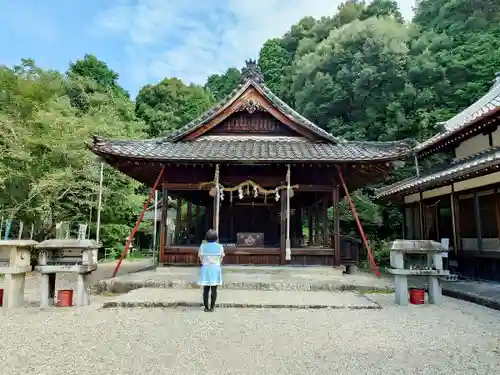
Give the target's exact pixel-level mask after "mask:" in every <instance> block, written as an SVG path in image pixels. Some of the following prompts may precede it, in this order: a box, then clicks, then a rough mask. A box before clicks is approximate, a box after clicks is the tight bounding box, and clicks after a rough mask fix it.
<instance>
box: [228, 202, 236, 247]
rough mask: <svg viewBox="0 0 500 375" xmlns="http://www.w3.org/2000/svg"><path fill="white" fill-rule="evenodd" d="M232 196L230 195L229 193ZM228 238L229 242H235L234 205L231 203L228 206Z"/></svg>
mask: <svg viewBox="0 0 500 375" xmlns="http://www.w3.org/2000/svg"><path fill="white" fill-rule="evenodd" d="M231 194H232V193H231ZM229 215H230V216H229V237H230V239H231V240H230V241H231V242H236V233H234V204H233V201H231V203H230V206H229Z"/></svg>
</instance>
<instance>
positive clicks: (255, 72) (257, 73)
mask: <svg viewBox="0 0 500 375" xmlns="http://www.w3.org/2000/svg"><path fill="white" fill-rule="evenodd" d="M245 64H246V66H245V67H244V68H242V69H241V79H242V80H243V82H246V81H249V80H252V81H254V82H257V83H264V75H263V74H262V70H260V66H259V65H257V61H256V60H252V59H249V60H245Z"/></svg>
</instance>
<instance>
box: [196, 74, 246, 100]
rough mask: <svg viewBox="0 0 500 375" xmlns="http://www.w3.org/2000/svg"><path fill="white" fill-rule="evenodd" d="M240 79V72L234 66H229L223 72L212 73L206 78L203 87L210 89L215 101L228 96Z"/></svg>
mask: <svg viewBox="0 0 500 375" xmlns="http://www.w3.org/2000/svg"><path fill="white" fill-rule="evenodd" d="M240 81H241V72H240V71H239V70H238V69H236V68H229V69H228V70H227V71H226V72H225V73H224V74H212V75H211V76H210V77H208V79H207V83H206V84H205V89H207V90H208V91H210V92H211V93H212V95H213V96H214V99H215V100H216V101H219V100H221V99H223V98H225V97H226V96H228V95H229V94H230V93H231V91H233V90H234V89H235V88H236V86H238V84H239V83H240Z"/></svg>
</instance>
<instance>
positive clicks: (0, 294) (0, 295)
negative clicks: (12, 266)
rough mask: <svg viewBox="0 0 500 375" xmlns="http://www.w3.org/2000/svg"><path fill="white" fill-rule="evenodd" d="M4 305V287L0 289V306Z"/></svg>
mask: <svg viewBox="0 0 500 375" xmlns="http://www.w3.org/2000/svg"><path fill="white" fill-rule="evenodd" d="M2 305H3V289H0V306H2Z"/></svg>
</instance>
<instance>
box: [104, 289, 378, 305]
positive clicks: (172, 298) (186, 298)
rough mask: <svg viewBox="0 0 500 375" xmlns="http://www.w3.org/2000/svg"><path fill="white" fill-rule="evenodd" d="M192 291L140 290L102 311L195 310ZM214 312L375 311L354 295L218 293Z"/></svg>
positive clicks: (198, 294) (198, 297) (198, 295)
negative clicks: (125, 309) (252, 309)
mask: <svg viewBox="0 0 500 375" xmlns="http://www.w3.org/2000/svg"><path fill="white" fill-rule="evenodd" d="M200 306H201V291H200V290H195V289H187V290H186V289H159V288H140V289H135V290H133V291H131V292H128V293H126V294H122V295H120V296H118V297H115V298H114V299H113V300H112V301H107V302H105V303H104V307H197V308H200ZM216 308H294V309H322V308H329V309H344V308H348V309H378V308H380V306H379V305H378V304H377V303H375V302H373V301H372V300H370V299H369V298H368V297H367V296H365V295H361V294H357V293H353V292H310V291H309V292H296V291H254V290H228V289H226V290H221V291H219V293H218V298H217V304H216Z"/></svg>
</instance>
